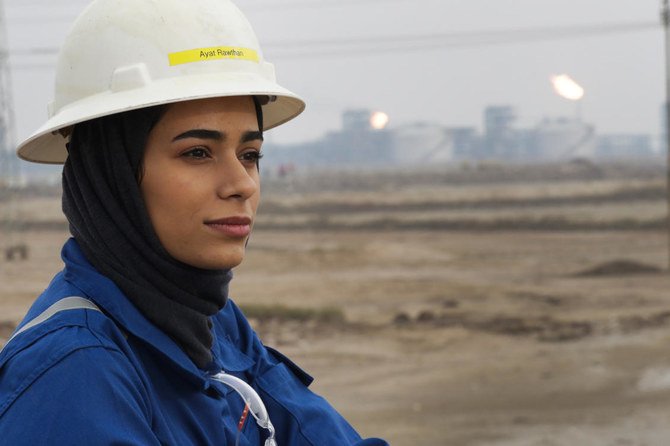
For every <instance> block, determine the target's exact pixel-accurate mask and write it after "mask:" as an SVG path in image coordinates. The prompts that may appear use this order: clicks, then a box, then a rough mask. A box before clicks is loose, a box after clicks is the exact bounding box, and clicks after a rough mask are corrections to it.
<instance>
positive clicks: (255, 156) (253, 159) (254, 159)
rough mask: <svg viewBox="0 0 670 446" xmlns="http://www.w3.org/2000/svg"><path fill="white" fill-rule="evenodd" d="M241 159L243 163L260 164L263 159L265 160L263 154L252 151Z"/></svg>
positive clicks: (245, 153)
mask: <svg viewBox="0 0 670 446" xmlns="http://www.w3.org/2000/svg"><path fill="white" fill-rule="evenodd" d="M240 158H241V159H242V161H247V162H250V163H254V164H258V162H259V161H260V160H261V158H263V154H262V153H261V152H259V151H257V150H250V151H248V152H244V153H243V154H242V156H241V157H240Z"/></svg>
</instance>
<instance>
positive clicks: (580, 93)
mask: <svg viewBox="0 0 670 446" xmlns="http://www.w3.org/2000/svg"><path fill="white" fill-rule="evenodd" d="M551 84H552V85H553V86H554V91H555V92H556V93H557V94H558V95H559V96H562V97H564V98H565V99H569V100H571V101H579V100H580V99H581V98H583V97H584V89H583V88H582V87H581V85H579V84H578V83H577V82H575V81H574V79H572V78H571V77H570V76H568V75H567V74H559V75H556V76H551Z"/></svg>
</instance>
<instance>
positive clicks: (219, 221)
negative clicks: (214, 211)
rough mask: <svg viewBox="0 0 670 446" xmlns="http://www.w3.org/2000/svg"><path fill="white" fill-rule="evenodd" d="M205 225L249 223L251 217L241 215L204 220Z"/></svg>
mask: <svg viewBox="0 0 670 446" xmlns="http://www.w3.org/2000/svg"><path fill="white" fill-rule="evenodd" d="M205 224H206V225H250V224H251V218H249V217H245V216H243V215H240V216H235V217H226V218H219V219H216V220H207V221H205Z"/></svg>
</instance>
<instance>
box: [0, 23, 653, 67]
mask: <svg viewBox="0 0 670 446" xmlns="http://www.w3.org/2000/svg"><path fill="white" fill-rule="evenodd" d="M659 29H660V27H659V25H658V23H656V22H637V23H611V24H596V25H572V26H561V27H545V28H525V29H512V30H483V31H468V32H457V33H432V34H420V35H404V36H403V35H387V36H372V37H359V38H348V39H347V38H344V39H329V40H325V39H324V40H304V39H303V40H291V41H277V42H270V43H268V44H266V45H264V48H265V50H266V51H267V50H271V51H272V50H273V49H274V51H273V52H274V54H275V55H280V56H281V57H305V56H311V57H319V56H323V57H333V56H355V55H366V54H381V53H389V52H396V51H415V52H419V51H427V50H436V49H443V48H459V47H460V48H471V47H482V46H492V45H509V44H518V43H537V42H546V41H554V40H570V39H577V38H584V37H595V36H601V35H611V34H622V33H632V32H642V31H650V30H659ZM58 51H59V48H56V47H38V48H22V49H16V50H12V51H10V53H9V55H10V56H12V57H43V56H55V55H56V54H58ZM0 56H2V55H1V54H0ZM13 66H14V68H17V69H23V68H24V67H25V68H27V67H35V66H36V65H35V64H32V65H30V66H27V65H22V64H21V63H19V64H14V65H13ZM44 66H51V65H49V64H47V63H44Z"/></svg>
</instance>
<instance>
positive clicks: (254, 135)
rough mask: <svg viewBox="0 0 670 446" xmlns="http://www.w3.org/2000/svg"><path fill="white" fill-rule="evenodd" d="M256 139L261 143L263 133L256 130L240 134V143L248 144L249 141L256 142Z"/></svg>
mask: <svg viewBox="0 0 670 446" xmlns="http://www.w3.org/2000/svg"><path fill="white" fill-rule="evenodd" d="M257 139H260V140H261V141H263V132H259V131H258V130H255V131H249V132H244V133H243V134H242V137H241V138H240V142H241V143H245V142H249V141H256V140H257Z"/></svg>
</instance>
